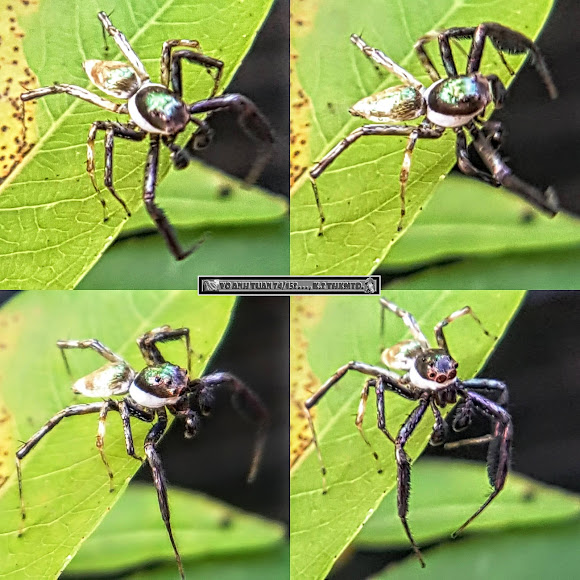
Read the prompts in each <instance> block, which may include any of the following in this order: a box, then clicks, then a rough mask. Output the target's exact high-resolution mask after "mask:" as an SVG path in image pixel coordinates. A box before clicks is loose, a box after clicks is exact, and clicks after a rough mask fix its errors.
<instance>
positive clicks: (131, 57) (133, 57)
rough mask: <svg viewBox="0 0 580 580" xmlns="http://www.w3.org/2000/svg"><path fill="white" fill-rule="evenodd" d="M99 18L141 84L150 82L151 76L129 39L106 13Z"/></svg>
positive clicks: (100, 14) (99, 15)
mask: <svg viewBox="0 0 580 580" xmlns="http://www.w3.org/2000/svg"><path fill="white" fill-rule="evenodd" d="M97 17H98V18H99V20H100V21H101V24H102V25H103V30H105V31H106V32H107V34H108V35H109V36H111V37H112V38H113V40H114V41H115V44H116V45H117V46H118V47H119V50H120V51H121V52H122V53H123V56H124V57H125V58H126V59H127V60H128V61H129V63H130V64H131V66H132V67H133V69H134V70H135V72H136V73H137V76H138V77H139V78H140V79H141V82H144V81H148V80H149V75H148V74H147V71H146V70H145V67H144V66H143V63H142V62H141V61H140V60H139V57H138V56H137V54H136V53H135V51H134V50H133V48H132V47H131V45H130V44H129V41H128V40H127V37H126V36H125V35H124V34H123V33H122V32H121V31H120V30H117V29H116V28H115V27H114V26H113V23H112V22H111V20H110V19H109V16H108V15H107V14H106V13H105V12H99V13H98V14H97Z"/></svg>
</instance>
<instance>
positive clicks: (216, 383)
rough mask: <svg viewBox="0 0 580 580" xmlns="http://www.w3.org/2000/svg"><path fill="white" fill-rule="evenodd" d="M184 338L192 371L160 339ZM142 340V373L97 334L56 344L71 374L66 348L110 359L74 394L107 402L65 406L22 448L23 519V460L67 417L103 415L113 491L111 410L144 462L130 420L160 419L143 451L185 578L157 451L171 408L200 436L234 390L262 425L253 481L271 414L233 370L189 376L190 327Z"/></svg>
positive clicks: (244, 410) (100, 444)
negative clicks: (168, 355)
mask: <svg viewBox="0 0 580 580" xmlns="http://www.w3.org/2000/svg"><path fill="white" fill-rule="evenodd" d="M181 339H184V340H185V346H186V349H187V369H184V368H181V367H179V366H177V365H174V364H172V363H170V362H167V361H166V360H165V359H164V358H163V355H162V354H161V352H160V350H159V348H158V346H157V343H163V342H168V341H173V340H181ZM137 344H138V346H139V350H140V351H141V355H142V356H143V358H144V359H145V363H146V365H147V366H146V367H145V368H144V369H142V370H141V371H139V372H136V371H135V369H133V368H132V367H131V366H130V365H129V363H128V362H127V361H125V360H124V359H123V358H122V357H120V356H119V355H118V354H115V353H114V352H113V351H112V350H110V349H109V348H107V347H106V346H105V345H104V344H102V343H101V342H99V341H98V340H96V339H94V338H91V339H88V340H59V341H58V342H57V346H58V347H59V348H60V349H61V353H62V356H63V359H64V363H65V365H66V368H67V370H68V371H69V374H70V369H69V365H68V361H67V358H66V355H65V350H66V349H70V348H82V349H86V348H90V349H92V350H94V351H95V352H97V353H98V354H100V355H101V356H102V357H103V358H105V359H106V360H107V361H108V362H107V363H106V364H105V365H104V366H102V367H101V368H100V369H98V370H96V371H94V372H93V373H91V374H89V375H87V376H85V377H83V378H81V379H79V380H77V381H76V382H75V383H74V385H73V387H72V389H73V391H74V392H75V393H79V394H82V395H85V396H87V397H98V398H104V400H101V401H98V402H95V403H81V404H78V405H71V406H70V407H66V408H65V409H63V410H62V411H60V412H59V413H57V414H56V415H54V417H52V418H51V419H50V420H49V421H48V422H47V423H46V424H45V425H44V426H43V427H42V428H41V429H39V430H38V431H37V432H36V433H35V434H34V435H33V436H32V437H31V438H30V439H29V440H28V441H27V442H26V443H25V444H24V445H23V446H22V447H20V449H18V451H17V452H16V473H17V477H18V489H19V493H20V507H21V515H22V523H23V524H24V519H25V517H26V512H25V508H24V496H23V494H22V467H21V461H22V459H24V457H26V455H28V453H29V452H30V451H32V449H34V447H35V446H36V444H37V443H38V442H39V441H40V440H41V439H42V438H43V437H44V436H45V435H46V434H48V432H49V431H51V430H52V429H53V428H54V427H56V426H57V425H58V424H59V423H60V422H61V421H62V419H64V418H65V417H72V416H75V415H86V414H89V413H98V414H99V427H98V431H97V441H96V446H97V449H98V451H99V453H100V455H101V459H102V460H103V463H104V465H105V468H106V470H107V473H108V475H109V484H110V491H113V472H112V471H111V467H110V466H109V462H108V461H107V457H106V455H105V451H104V438H105V424H106V420H107V415H108V413H109V411H117V412H118V413H119V415H120V416H121V420H122V422H123V433H124V437H125V447H126V450H127V454H128V455H130V456H131V457H134V458H135V459H137V460H139V461H143V459H142V458H141V457H139V456H138V455H137V454H136V453H135V446H134V443H133V435H132V430H131V421H130V418H131V417H135V418H136V419H139V420H140V421H145V422H147V423H153V422H154V421H156V422H155V423H154V425H153V426H152V427H151V429H150V430H149V433H148V434H147V436H146V437H145V442H144V451H145V456H146V458H147V463H148V464H149V467H150V468H151V472H152V475H153V482H154V484H155V488H156V489H157V498H158V501H159V509H160V511H161V517H162V518H163V522H164V523H165V527H166V529H167V533H168V535H169V540H170V541H171V545H172V547H173V551H174V553H175V559H176V561H177V565H178V567H179V573H180V575H181V578H185V574H184V571H183V565H182V563H181V557H180V555H179V551H178V549H177V545H176V543H175V540H174V538H173V532H172V529H171V522H170V516H169V504H168V501H167V488H166V481H165V475H164V471H163V465H162V463H161V458H160V457H159V454H158V452H157V449H156V447H157V443H158V442H159V440H160V439H161V436H162V435H163V433H164V432H165V429H166V427H167V411H169V412H170V413H171V414H172V415H175V416H176V417H181V418H183V419H185V437H186V438H187V439H191V438H192V437H195V435H196V433H197V430H198V429H199V427H200V425H201V417H202V416H208V415H209V414H210V413H211V411H212V407H213V405H214V401H215V395H216V391H218V390H219V389H221V388H225V389H227V390H229V391H230V392H231V401H232V405H233V406H234V408H235V409H236V410H237V411H238V413H240V415H242V416H243V417H244V418H245V419H247V420H249V421H251V422H252V423H254V424H256V425H257V428H258V434H257V439H256V444H255V447H254V453H253V456H252V462H251V466H250V471H249V474H248V482H251V481H253V480H254V478H255V477H256V474H257V471H258V467H259V464H260V459H261V457H262V451H263V448H264V443H265V437H266V429H267V425H268V422H269V415H268V412H267V411H266V408H265V407H264V405H263V403H262V402H261V401H260V399H259V398H258V396H257V395H256V394H255V393H254V392H253V391H251V390H250V389H249V388H248V387H246V386H245V385H244V384H243V383H242V382H241V381H240V380H239V379H238V378H236V377H235V376H233V375H231V374H229V373H224V372H216V373H213V374H210V375H207V376H205V377H201V378H199V379H192V378H190V376H189V375H190V368H191V348H190V340H189V328H177V329H172V328H170V327H169V326H162V327H159V328H154V329H153V330H151V331H149V332H146V333H145V334H144V335H143V336H141V337H140V338H138V339H137ZM115 395H124V396H123V398H122V399H111V398H109V397H111V396H115Z"/></svg>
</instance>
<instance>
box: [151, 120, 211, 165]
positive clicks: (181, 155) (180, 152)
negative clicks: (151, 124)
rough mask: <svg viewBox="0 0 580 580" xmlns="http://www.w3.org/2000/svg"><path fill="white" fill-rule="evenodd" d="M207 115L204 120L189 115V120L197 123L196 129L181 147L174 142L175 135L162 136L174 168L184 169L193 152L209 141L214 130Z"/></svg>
mask: <svg viewBox="0 0 580 580" xmlns="http://www.w3.org/2000/svg"><path fill="white" fill-rule="evenodd" d="M208 117H209V115H208ZM208 117H206V119H205V120H202V119H197V118H196V117H190V121H191V122H192V123H194V124H195V125H197V129H196V130H195V132H194V133H193V134H192V135H191V137H190V138H189V139H188V140H187V142H186V144H185V145H184V146H183V147H180V146H179V145H177V144H176V143H174V141H175V138H176V137H177V135H169V136H165V135H164V136H163V137H162V140H163V144H164V145H165V146H166V147H167V148H168V149H169V150H170V151H171V161H172V163H173V166H174V167H175V169H185V168H186V167H187V166H188V165H189V162H190V161H191V160H192V158H193V157H194V155H195V152H196V151H199V150H200V149H205V148H206V147H207V146H208V145H209V144H210V143H211V140H212V139H213V135H214V130H213V129H212V128H211V127H210V126H209V123H208V122H207V118H208Z"/></svg>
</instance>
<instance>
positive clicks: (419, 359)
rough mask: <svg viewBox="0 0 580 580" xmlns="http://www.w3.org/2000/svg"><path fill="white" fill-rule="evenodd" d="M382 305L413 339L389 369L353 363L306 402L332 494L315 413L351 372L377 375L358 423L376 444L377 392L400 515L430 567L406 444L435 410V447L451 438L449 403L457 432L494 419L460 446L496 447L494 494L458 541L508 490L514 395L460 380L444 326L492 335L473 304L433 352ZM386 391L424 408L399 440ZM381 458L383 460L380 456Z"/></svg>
mask: <svg viewBox="0 0 580 580" xmlns="http://www.w3.org/2000/svg"><path fill="white" fill-rule="evenodd" d="M380 303H381V305H382V307H383V308H384V309H387V310H389V311H391V312H393V313H394V314H396V315H397V316H399V317H400V318H401V319H402V320H403V323H404V324H405V326H407V328H408V329H409V330H410V331H411V334H412V335H413V338H412V339H409V340H404V341H402V342H399V343H398V344H395V345H394V346H392V347H390V348H387V349H385V350H384V351H383V353H382V355H381V360H382V362H383V364H384V365H385V366H386V367H387V368H382V367H378V366H373V365H369V364H367V363H364V362H358V361H351V362H349V363H347V364H345V365H344V366H342V367H340V368H339V369H338V370H337V371H336V372H335V373H334V374H333V375H332V376H331V377H330V378H329V379H328V380H327V381H326V382H325V383H324V384H323V385H322V386H321V387H320V388H319V389H318V390H317V391H316V393H314V394H313V395H312V396H311V397H310V398H309V399H308V400H307V401H306V402H305V404H304V406H305V410H306V416H307V418H308V422H309V424H310V429H311V431H312V439H313V442H314V444H315V446H316V451H317V453H318V459H319V461H320V466H321V470H322V477H323V493H326V492H327V489H328V488H327V485H326V468H325V466H324V462H323V460H322V454H321V451H320V446H319V444H318V439H317V436H316V431H315V429H314V423H313V421H312V417H311V415H310V409H311V408H312V407H313V406H314V405H316V404H317V403H318V402H319V401H320V399H322V397H323V396H324V395H325V394H326V393H327V392H328V391H329V390H330V389H331V387H333V386H334V385H336V383H338V381H339V380H340V379H341V378H342V377H344V375H345V374H346V373H347V372H348V371H349V370H354V371H357V372H359V373H362V374H364V375H370V376H371V377H372V378H370V379H368V380H367V381H366V382H365V384H364V387H363V389H362V394H361V399H360V404H359V408H358V412H357V415H356V420H355V425H356V427H357V429H358V430H359V432H360V434H361V435H362V437H363V439H364V441H365V442H366V443H367V445H369V446H370V442H369V441H368V439H367V438H366V436H365V434H364V431H363V429H362V424H363V418H364V414H365V410H366V404H367V399H368V396H369V391H370V390H371V389H374V391H375V395H376V399H377V426H378V428H379V429H380V431H382V432H383V433H384V434H385V435H386V437H387V438H388V439H389V440H390V441H391V442H392V443H393V444H394V445H395V459H396V463H397V508H398V515H399V518H400V519H401V522H402V524H403V527H404V529H405V533H406V534H407V537H408V538H409V542H410V543H411V545H412V547H413V550H414V552H415V554H416V555H417V558H418V559H419V562H420V563H421V566H422V567H425V562H424V560H423V557H422V555H421V551H420V549H419V546H418V545H417V543H416V542H415V539H414V538H413V534H412V533H411V529H410V528H409V524H408V522H407V514H408V511H409V493H410V486H411V463H410V458H409V456H408V455H407V452H406V451H405V445H406V443H407V442H408V441H409V438H410V437H411V436H412V434H413V432H414V430H415V429H416V427H417V426H418V425H419V423H420V421H421V419H422V418H423V417H424V415H425V413H426V411H427V410H428V409H429V408H430V409H431V412H432V413H433V416H434V417H435V424H434V425H433V431H432V433H431V439H430V443H431V444H432V445H441V444H442V443H444V441H445V439H446V435H447V431H448V427H447V422H446V421H445V419H444V418H443V416H442V415H441V412H440V410H439V409H440V408H444V407H446V406H447V405H453V406H454V407H455V409H454V417H453V420H452V423H451V425H452V428H453V430H454V431H462V430H463V429H465V428H466V427H467V426H468V425H469V424H470V423H471V421H472V419H473V416H474V415H475V413H480V414H481V415H483V416H485V417H487V418H489V419H490V420H491V427H492V428H491V433H490V434H489V435H486V436H484V437H479V438H474V439H465V440H463V441H461V442H460V443H462V444H471V443H485V442H489V443H490V445H489V450H488V457H487V473H488V478H489V481H490V483H491V485H492V487H493V490H492V492H491V493H490V495H489V497H488V498H487V499H486V500H485V502H484V503H483V504H482V505H481V507H480V508H479V509H478V510H477V511H476V512H475V513H474V514H473V515H472V516H471V517H470V518H469V519H468V520H467V521H466V522H465V523H464V524H463V525H462V526H461V527H460V528H459V529H458V530H457V531H456V532H454V534H453V537H455V536H457V535H458V534H460V533H461V532H462V531H463V530H464V529H465V528H466V527H467V526H468V525H469V524H470V523H471V522H472V521H473V520H474V519H475V518H476V517H477V516H478V515H479V514H480V513H481V512H482V511H483V510H484V509H485V508H486V507H487V506H488V505H489V504H490V503H491V502H492V501H493V499H494V498H495V497H496V496H497V495H498V493H499V492H500V491H501V490H502V488H503V486H504V483H505V480H506V477H507V473H508V468H509V462H510V453H511V440H512V434H513V429H512V421H511V417H510V415H509V414H508V413H507V411H506V410H505V409H504V408H503V405H505V404H506V403H507V400H508V391H507V387H506V385H505V384H504V383H502V382H500V381H497V380H494V379H470V380H466V381H462V380H461V379H459V378H458V377H457V367H458V363H457V362H456V361H455V360H454V359H453V357H452V356H451V354H450V353H449V348H448V346H447V341H446V340H445V336H444V334H443V328H444V327H445V326H447V325H448V324H449V323H450V322H453V321H454V320H456V319H457V318H459V317H461V316H465V315H470V316H471V317H472V318H473V319H474V320H475V321H476V322H477V323H478V325H479V326H480V327H481V329H482V330H483V332H484V333H485V334H486V335H488V336H491V335H490V334H489V333H488V331H487V330H485V328H484V327H483V325H482V324H481V322H480V320H479V319H478V318H477V317H476V316H475V314H474V313H473V312H472V310H471V308H470V307H469V306H466V307H464V308H462V309H461V310H457V311H455V312H453V313H452V314H450V315H449V316H447V317H446V318H444V319H443V320H442V321H441V322H439V323H438V324H437V325H436V326H435V338H436V340H437V348H432V347H431V346H430V345H429V341H428V340H427V338H426V337H425V335H424V334H423V333H422V331H421V329H420V328H419V325H418V323H417V321H416V320H415V318H414V317H413V315H412V314H411V313H409V312H407V311H405V310H402V309H401V308H399V307H398V306H397V305H396V304H394V303H393V302H390V301H389V300H387V299H385V298H381V300H380ZM384 312H385V310H382V314H383V317H384ZM383 319H384V318H383ZM390 369H394V370H398V371H405V374H404V375H403V376H400V375H399V374H397V373H395V372H393V371H392V370H390ZM385 391H391V392H393V393H396V394H397V395H400V396H401V397H404V398H405V399H409V400H412V401H418V405H417V406H416V407H415V408H414V409H413V411H412V412H411V413H410V414H409V416H408V417H407V419H405V422H404V423H403V424H402V426H401V427H400V429H399V431H398V433H397V436H396V437H393V436H392V435H391V434H390V433H389V431H388V429H387V426H386V421H385ZM482 392H484V393H488V394H489V395H488V396H492V397H495V398H496V399H497V400H496V401H495V402H494V401H492V400H490V399H489V398H488V397H487V396H484V395H483V394H482ZM454 446H457V444H454ZM375 458H377V455H376V454H375Z"/></svg>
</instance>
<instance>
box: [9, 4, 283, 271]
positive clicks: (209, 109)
mask: <svg viewBox="0 0 580 580" xmlns="http://www.w3.org/2000/svg"><path fill="white" fill-rule="evenodd" d="M98 18H99V20H100V21H101V23H102V26H103V30H104V31H105V32H106V33H107V34H109V35H110V36H111V37H112V38H113V40H114V41H115V43H116V44H117V46H118V47H119V50H120V51H121V52H122V53H123V55H124V57H125V58H126V59H127V61H128V63H126V62H118V61H105V60H87V61H85V62H84V63H83V68H84V70H85V72H86V74H87V76H88V77H89V80H90V81H91V82H92V83H93V84H94V85H95V86H96V87H97V88H99V89H100V90H101V91H102V92H103V93H105V94H106V95H109V96H111V97H115V98H118V99H121V100H123V101H124V102H123V103H115V102H112V101H110V100H108V99H105V98H103V97H100V96H99V95H96V94H94V93H92V92H90V91H88V90H87V89H84V88H82V87H78V86H75V85H68V84H55V85H52V86H49V87H41V88H38V89H35V90H32V91H28V92H26V93H23V94H22V95H20V98H21V99H22V101H30V100H32V99H38V98H40V97H45V96H46V95H54V94H58V93H66V94H68V95H71V96H73V97H77V98H79V99H82V100H83V101H87V102H89V103H92V104H93V105H96V106H97V107H100V108H101V109H105V110H106V111H109V112H111V113H117V114H123V115H129V121H128V122H126V123H120V122H117V121H95V122H94V123H93V124H92V125H91V128H90V131H89V136H88V139H87V172H88V174H89V177H90V179H91V182H92V184H93V187H94V189H95V191H96V192H97V194H98V195H99V196H100V190H99V187H98V185H97V181H96V178H95V161H94V157H95V155H94V146H95V138H96V136H97V134H98V132H99V131H104V132H105V170H104V183H105V186H106V187H107V189H108V190H109V192H110V193H111V195H112V196H113V197H114V198H115V199H116V200H117V201H118V202H119V203H120V204H121V205H122V206H123V209H124V210H125V213H126V214H127V217H130V216H131V212H130V211H129V208H128V207H127V205H126V203H125V201H124V200H123V199H122V198H121V197H120V196H119V195H118V194H117V192H116V191H115V188H114V186H113V147H114V140H115V138H116V137H117V138H118V137H120V138H123V139H129V140H130V141H143V140H144V139H145V138H146V137H147V136H149V152H148V154H147V162H146V166H145V179H144V183H143V202H144V203H145V208H146V209H147V211H148V213H149V215H150V216H151V219H152V220H153V222H154V223H155V226H156V227H157V229H158V230H159V233H160V234H161V235H162V236H163V238H164V240H165V243H166V244H167V246H168V248H169V250H170V251H171V253H172V254H173V256H174V257H175V258H176V259H177V260H183V259H184V258H186V257H187V256H189V255H190V254H191V253H192V252H194V251H195V250H196V249H197V248H198V247H199V246H200V244H201V243H202V242H203V240H204V238H203V237H202V238H201V239H200V240H198V241H197V242H196V243H195V244H194V245H193V246H192V247H191V248H189V249H188V250H184V249H183V248H182V247H181V245H180V243H179V241H178V240H177V236H176V234H175V231H174V229H173V227H172V225H171V223H170V222H169V220H168V218H167V216H166V215H165V213H164V212H163V210H162V209H161V208H159V207H158V206H157V204H156V202H155V187H156V183H157V170H158V165H159V147H160V142H161V143H163V144H164V145H165V146H166V147H167V148H168V149H169V150H170V151H171V160H172V162H173V165H174V166H175V168H176V169H184V168H185V167H187V165H188V164H189V162H190V160H191V157H192V155H193V153H194V151H195V150H197V149H202V148H204V147H206V146H207V145H209V143H210V142H211V139H212V136H213V131H212V129H211V128H210V126H209V124H208V121H207V120H208V118H209V117H211V115H212V114H214V113H216V112H220V111H232V112H234V113H235V114H237V116H238V123H239V124H240V126H241V128H242V129H243V130H244V132H245V133H246V134H247V135H248V136H249V137H250V138H252V139H253V140H254V141H256V143H257V145H258V153H257V157H256V161H255V162H254V164H253V166H252V168H251V169H250V171H249V173H248V175H247V177H246V183H247V184H252V183H253V182H254V181H255V180H256V179H257V178H258V177H259V175H260V173H261V172H262V169H263V168H264V167H265V165H266V163H267V162H268V160H269V158H270V154H271V152H270V148H271V145H272V144H273V143H274V138H273V134H272V130H271V129H270V125H269V123H268V121H267V120H266V118H265V117H264V115H263V114H262V113H261V112H260V110H259V109H258V108H257V107H256V105H255V104H254V103H253V102H252V101H251V100H250V99H248V98H247V97H245V96H243V95H239V94H222V95H219V96H216V94H217V92H218V89H219V83H220V80H221V76H222V71H223V66H224V64H223V62H222V61H221V60H217V59H215V58H212V57H210V56H206V55H205V54H202V53H201V52H199V51H200V45H199V42H198V41H197V40H167V41H166V42H164V43H163V49H162V51H161V82H160V83H153V82H151V80H150V77H149V74H148V73H147V71H146V70H145V67H144V66H143V63H142V62H141V61H140V60H139V57H138V56H137V54H136V53H135V51H134V50H133V48H132V47H131V45H130V44H129V41H128V40H127V38H126V37H125V35H124V34H123V33H122V32H121V31H120V30H118V29H116V28H115V27H114V26H113V24H112V23H111V20H110V19H109V17H108V15H107V14H106V13H105V12H99V13H98ZM105 38H106V37H105ZM180 47H184V48H185V50H176V51H174V52H172V50H173V49H175V48H180ZM182 60H186V61H189V62H191V63H194V64H199V65H201V66H203V67H205V68H206V69H207V71H208V72H209V73H210V74H211V72H212V71H215V74H214V75H212V76H213V80H214V85H213V89H212V91H211V94H210V96H209V98H207V99H203V100H201V101H197V102H194V103H192V104H187V103H186V102H185V101H184V100H183V89H182V74H181V61H182ZM203 113H208V115H207V117H206V119H205V120H202V119H199V118H198V115H201V114H203ZM189 124H193V125H195V126H196V130H195V132H194V133H193V134H192V135H191V137H190V138H189V140H188V141H187V142H186V144H185V145H184V146H183V147H180V146H179V145H177V144H176V143H175V140H176V138H177V137H178V135H179V134H180V133H181V132H182V131H184V130H185V129H186V128H187V127H188V125H189ZM100 202H101V205H102V206H103V212H104V214H105V217H104V221H107V219H108V218H107V215H106V203H105V200H104V199H103V198H102V197H100Z"/></svg>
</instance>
